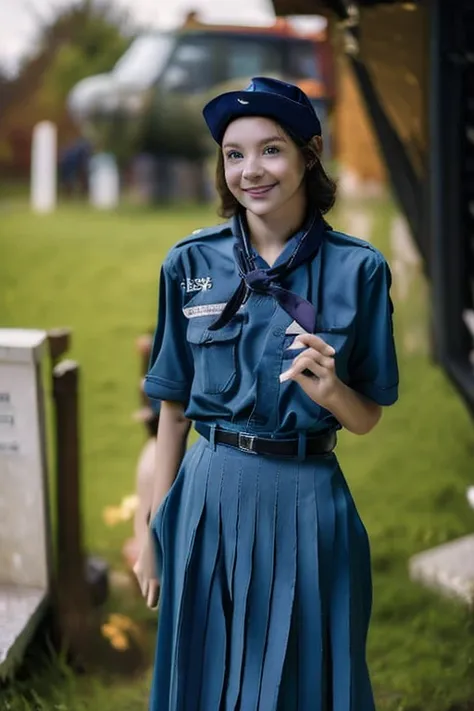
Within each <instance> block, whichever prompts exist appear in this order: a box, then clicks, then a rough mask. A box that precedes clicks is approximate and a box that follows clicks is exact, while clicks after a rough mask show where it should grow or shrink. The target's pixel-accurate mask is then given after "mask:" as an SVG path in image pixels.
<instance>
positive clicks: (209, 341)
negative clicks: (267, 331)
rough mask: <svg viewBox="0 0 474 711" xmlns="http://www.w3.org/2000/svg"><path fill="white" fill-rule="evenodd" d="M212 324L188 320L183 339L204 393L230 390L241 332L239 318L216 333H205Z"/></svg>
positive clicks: (235, 318) (204, 317) (207, 321)
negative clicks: (187, 343) (189, 351)
mask: <svg viewBox="0 0 474 711" xmlns="http://www.w3.org/2000/svg"><path fill="white" fill-rule="evenodd" d="M213 320H215V316H214V317H213V318H208V317H207V316H202V317H197V318H192V319H190V320H189V324H188V328H187V333H186V337H187V340H188V342H189V344H190V345H191V350H192V353H193V358H194V372H195V374H196V375H195V377H196V378H197V382H198V384H199V387H200V388H201V389H202V391H203V392H204V393H209V394H217V393H225V392H227V391H228V390H230V389H231V388H232V386H233V384H234V382H235V380H236V368H237V346H238V341H239V338H240V334H241V332H242V318H239V315H237V316H234V318H233V319H232V320H231V321H230V323H228V324H227V325H226V326H224V327H223V328H220V329H219V330H218V331H209V330H208V326H209V325H210V324H211V323H212V321H213Z"/></svg>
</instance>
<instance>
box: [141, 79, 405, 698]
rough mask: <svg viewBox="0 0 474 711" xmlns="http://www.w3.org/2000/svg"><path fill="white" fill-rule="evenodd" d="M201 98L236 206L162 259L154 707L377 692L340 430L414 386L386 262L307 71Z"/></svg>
mask: <svg viewBox="0 0 474 711" xmlns="http://www.w3.org/2000/svg"><path fill="white" fill-rule="evenodd" d="M204 117H205V120H206V122H207V125H208V127H209V130H210V132H211V134H212V136H213V138H214V139H215V141H216V143H217V144H218V146H219V153H218V163H217V189H218V192H219V195H220V199H221V209H220V214H221V216H223V217H226V218H228V219H229V221H228V222H225V223H223V224H220V225H218V226H217V227H212V228H210V229H204V230H197V231H196V233H194V234H193V235H191V236H190V237H188V238H187V239H185V240H183V241H182V242H180V243H179V244H178V245H176V246H175V247H174V248H173V249H172V250H171V251H170V252H169V254H168V256H167V258H166V259H165V262H164V264H163V267H162V272H161V282H160V295H159V314H158V325H157V329H156V333H155V337H154V344H153V351H152V355H151V360H150V369H149V372H148V374H147V376H146V382H145V390H146V392H147V395H148V397H149V398H150V399H151V400H152V401H154V402H158V401H162V404H161V412H160V422H159V427H158V435H157V447H156V453H157V454H156V462H157V464H156V474H155V490H154V499H153V506H152V511H153V517H152V520H151V526H150V529H149V530H148V531H147V535H146V543H145V545H144V546H143V548H142V551H141V554H140V557H139V560H138V562H137V564H136V566H135V572H136V575H137V578H138V580H139V583H140V586H141V589H142V592H143V594H144V596H145V598H146V599H147V603H148V605H149V606H150V607H155V606H156V605H157V601H158V596H159V595H160V619H159V628H158V640H157V649H156V659H155V670H154V677H153V685H152V691H151V700H150V709H151V710H152V711H175V710H176V709H181V710H183V711H184V710H185V711H191V709H192V710H193V711H194V710H195V711H198V710H199V711H220V710H221V709H227V710H229V711H230V710H231V709H232V710H234V709H239V711H250V710H251V709H252V710H256V709H258V710H259V711H274V709H277V711H296V709H298V711H373V709H374V701H373V695H372V689H371V683H370V678H369V673H368V669H367V665H366V651H365V647H366V637H367V631H368V626H369V618H370V613H371V596H372V586H371V564H370V552H369V542H368V538H367V534H366V531H365V528H364V526H363V524H362V522H361V519H360V517H359V514H358V512H357V509H356V507H355V504H354V501H353V499H352V496H351V494H350V491H349V488H348V485H347V483H346V480H345V478H344V476H343V474H342V472H341V470H340V468H339V464H338V461H337V458H336V455H335V453H334V448H335V445H336V432H337V430H339V429H340V428H343V427H344V428H346V429H347V430H349V431H350V432H353V433H356V434H360V435H362V434H365V433H368V432H370V431H371V430H372V429H373V428H374V427H375V426H376V424H377V423H378V421H379V419H380V417H381V414H382V408H383V407H384V406H388V405H391V404H393V403H394V402H395V401H396V399H397V396H398V369H397V361H396V354H395V347H394V341H393V328H392V312H393V308H392V302H391V299H390V294H389V290H390V284H391V276H390V271H389V268H388V266H387V263H386V261H385V259H384V257H383V256H382V255H381V253H380V252H378V251H377V250H376V249H375V248H374V247H372V246H371V245H370V244H368V243H366V242H364V241H361V240H358V239H355V238H353V237H350V236H347V235H345V234H342V233H340V232H337V231H335V230H333V229H332V228H331V227H330V225H329V224H328V223H327V222H326V220H325V219H324V217H323V215H324V214H325V213H327V212H328V210H329V209H330V208H331V207H332V206H333V203H334V200H335V193H336V186H335V184H334V183H333V181H332V180H331V179H330V178H329V177H328V176H327V174H326V172H325V170H324V168H323V166H322V165H321V161H320V155H321V151H322V139H321V125H320V121H319V119H318V117H317V115H316V113H315V111H314V108H313V107H312V105H311V103H310V101H309V99H308V97H307V96H306V94H304V93H303V92H302V91H301V90H300V89H299V88H297V87H296V86H293V85H291V84H288V83H285V82H281V81H278V80H274V79H269V78H265V77H260V78H255V79H253V80H252V82H251V84H250V86H249V87H248V88H247V89H246V90H244V91H236V92H228V93H225V94H221V95H219V96H217V97H216V98H215V99H213V100H212V101H211V102H210V103H209V104H207V105H206V107H205V108H204ZM191 421H194V423H195V428H196V430H197V432H198V433H199V434H200V438H199V439H198V441H197V443H196V444H194V445H193V446H192V447H191V448H190V449H189V450H188V451H187V453H186V454H185V449H186V440H187V436H188V432H189V428H190V424H191Z"/></svg>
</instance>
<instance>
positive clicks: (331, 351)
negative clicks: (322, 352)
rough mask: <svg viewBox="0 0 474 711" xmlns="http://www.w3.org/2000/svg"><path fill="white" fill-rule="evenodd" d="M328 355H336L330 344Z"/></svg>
mask: <svg viewBox="0 0 474 711" xmlns="http://www.w3.org/2000/svg"><path fill="white" fill-rule="evenodd" d="M329 355H336V351H335V350H334V348H333V347H332V346H329Z"/></svg>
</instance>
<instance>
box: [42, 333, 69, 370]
mask: <svg viewBox="0 0 474 711" xmlns="http://www.w3.org/2000/svg"><path fill="white" fill-rule="evenodd" d="M47 335H48V345H49V355H50V358H51V362H52V364H53V367H54V366H55V365H56V363H57V362H58V361H59V359H60V358H61V356H63V355H64V354H65V353H67V351H68V350H69V349H70V348H71V329H70V328H52V329H50V330H49V331H48V332H47Z"/></svg>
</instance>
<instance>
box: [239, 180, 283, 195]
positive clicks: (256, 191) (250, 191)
mask: <svg viewBox="0 0 474 711" xmlns="http://www.w3.org/2000/svg"><path fill="white" fill-rule="evenodd" d="M275 185H276V183H273V185H261V186H259V187H258V188H257V187H255V188H244V193H246V194H247V195H250V196H251V197H263V196H264V195H267V194H268V193H269V192H270V190H273V188H274V187H275Z"/></svg>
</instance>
